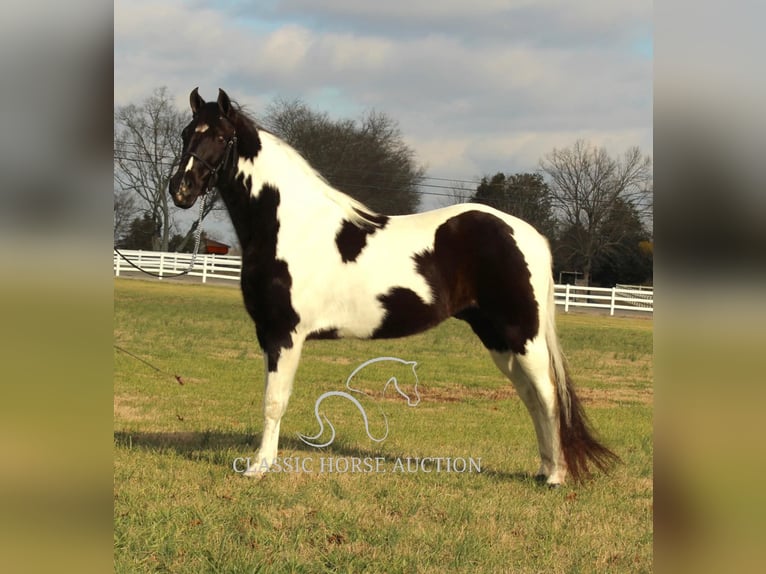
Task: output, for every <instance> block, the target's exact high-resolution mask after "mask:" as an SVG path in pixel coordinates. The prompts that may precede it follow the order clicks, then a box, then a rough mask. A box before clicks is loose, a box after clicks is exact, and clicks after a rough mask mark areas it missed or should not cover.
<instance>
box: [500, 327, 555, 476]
mask: <svg viewBox="0 0 766 574" xmlns="http://www.w3.org/2000/svg"><path fill="white" fill-rule="evenodd" d="M490 354H491V355H492V359H493V360H494V361H495V364H496V365H497V366H498V368H499V369H500V370H501V371H502V372H503V373H504V374H505V375H506V376H507V377H508V378H509V379H510V380H511V382H512V383H513V386H514V388H515V389H516V391H517V392H518V393H519V397H520V398H521V400H522V402H523V403H524V405H525V406H526V407H527V410H528V411H529V414H530V416H531V417H532V422H533V424H534V427H535V434H536V435H537V446H538V450H539V452H540V468H539V470H538V471H537V475H538V476H540V477H544V478H545V479H546V482H547V483H548V484H561V483H562V482H564V478H565V476H566V462H565V461H564V455H563V452H562V450H561V440H560V436H559V416H558V410H557V409H558V405H557V398H556V389H555V387H554V384H553V381H552V380H551V377H550V360H549V357H548V349H547V347H546V345H545V344H544V342H542V341H541V340H540V339H535V340H533V341H530V342H529V343H528V344H527V348H526V353H525V354H523V355H521V354H514V353H512V352H510V351H507V352H502V353H501V352H496V351H490Z"/></svg>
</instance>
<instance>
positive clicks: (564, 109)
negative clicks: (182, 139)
mask: <svg viewBox="0 0 766 574" xmlns="http://www.w3.org/2000/svg"><path fill="white" fill-rule="evenodd" d="M650 16H651V4H649V3H648V2H640V3H623V2H609V1H606V0H585V1H584V2H580V3H578V4H577V5H576V7H574V6H573V5H571V4H566V5H565V4H563V3H562V2H560V1H554V0H544V1H534V2H532V1H529V2H526V1H523V2H510V3H509V2H499V1H475V2H471V3H466V2H464V1H458V0H447V1H443V2H439V3H423V2H413V1H407V2H404V1H400V0H393V1H389V2H376V3H370V2H356V1H352V0H329V1H327V2H321V3H317V2H310V1H309V0H283V1H273V2H270V3H266V4H264V3H263V2H258V3H254V2H251V1H233V0H232V1H223V0H218V1H212V0H209V1H199V2H197V3H196V4H194V5H189V4H188V3H184V2H180V1H179V0H175V1H172V0H171V1H169V2H165V3H162V4H160V5H158V4H156V3H155V2H148V1H146V0H136V1H134V2H130V3H120V4H118V5H117V6H116V17H115V100H116V102H117V103H128V102H131V101H139V100H140V99H142V98H143V97H145V96H146V95H147V94H149V93H150V92H151V90H152V89H153V88H155V87H157V86H160V85H167V86H168V88H169V90H170V91H171V93H174V94H177V95H178V103H179V106H183V107H185V106H186V105H187V97H188V93H189V91H190V90H191V89H192V88H193V87H195V86H200V92H201V93H202V94H203V95H207V97H213V96H211V95H210V94H213V95H214V94H215V92H216V90H217V88H218V87H223V88H225V89H226V90H227V91H228V92H229V94H230V95H231V96H232V97H235V98H236V99H237V100H239V101H240V102H241V103H244V104H247V105H248V107H249V108H250V109H251V110H253V111H255V112H258V111H259V110H261V109H263V107H265V105H266V104H267V103H268V102H269V101H270V100H271V99H272V98H273V97H275V96H282V97H287V98H294V97H300V98H302V99H303V100H304V101H306V102H307V103H308V104H309V105H312V106H317V105H321V106H325V107H324V108H323V109H329V110H330V111H331V113H333V114H335V115H343V116H357V115H358V114H359V113H360V112H361V111H363V110H367V109H371V108H375V109H378V110H380V111H383V112H385V113H386V114H388V115H390V116H391V117H393V118H395V119H396V120H397V121H398V122H399V123H400V126H401V129H402V132H403V134H404V135H405V137H406V138H407V140H408V141H410V142H412V145H413V147H414V148H415V151H416V153H417V155H418V158H419V159H420V161H421V162H423V163H425V164H427V165H428V166H429V168H430V170H431V171H430V175H434V176H445V177H463V178H466V177H474V176H476V175H482V174H484V173H486V172H490V171H497V170H500V169H506V166H508V165H517V166H520V167H519V169H534V167H535V166H536V164H537V161H538V160H539V158H540V157H541V151H550V149H552V148H553V147H554V146H558V147H563V146H566V145H571V144H572V143H573V142H574V141H575V140H576V139H578V138H581V137H585V138H590V137H592V138H595V139H597V140H598V141H599V142H601V141H603V142H607V141H608V142H612V145H614V146H621V147H618V148H616V149H611V147H609V148H608V149H609V150H610V151H611V152H612V153H621V152H622V151H623V149H624V148H625V147H628V146H629V145H639V146H641V148H642V149H643V150H644V151H646V152H651V145H652V62H651V50H647V49H646V47H647V46H650V45H651V19H650ZM521 166H526V167H521ZM463 170H465V171H463Z"/></svg>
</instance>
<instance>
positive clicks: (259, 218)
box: [169, 89, 616, 485]
mask: <svg viewBox="0 0 766 574" xmlns="http://www.w3.org/2000/svg"><path fill="white" fill-rule="evenodd" d="M190 102H191V110H192V114H193V115H192V120H191V122H190V123H189V125H188V126H186V128H185V129H184V130H183V134H182V136H183V150H182V160H181V164H180V166H179V168H178V171H177V172H176V173H175V174H174V175H173V176H172V178H171V180H170V189H169V191H170V195H171V197H172V198H173V202H174V203H175V205H176V206H178V207H182V208H189V207H191V206H192V205H193V204H194V202H195V201H196V199H197V198H198V197H199V196H200V194H203V193H206V191H207V190H208V189H211V188H213V187H217V188H218V190H219V191H220V194H221V197H222V198H223V201H224V202H225V204H226V207H227V209H228V211H229V215H230V216H231V220H232V223H233V224H234V228H235V230H236V233H237V235H238V238H239V241H240V244H241V246H242V293H243V295H244V302H245V307H246V308H247V311H248V312H249V314H250V316H251V317H252V319H253V321H254V322H255V328H256V334H257V337H258V342H259V343H260V346H261V348H262V349H263V352H264V360H265V363H266V390H265V399H264V411H265V413H264V414H265V422H264V427H263V437H262V440H261V446H260V449H259V451H258V453H257V456H256V458H255V462H254V463H253V464H252V466H251V467H250V468H249V469H248V471H247V472H246V473H245V474H246V475H249V476H261V475H262V473H263V472H264V470H265V469H266V468H267V467H268V466H269V464H270V463H271V462H272V461H273V460H274V458H275V457H276V456H277V442H278V439H279V425H280V421H281V419H282V416H283V415H284V413H285V410H286V408H287V402H288V399H289V397H290V393H291V390H292V386H293V378H294V375H295V371H296V369H297V367H298V360H299V358H300V355H301V349H302V347H303V343H304V341H306V340H307V339H312V338H324V339H327V338H340V337H354V338H360V339H378V338H391V337H403V336H407V335H412V334H414V333H419V332H422V331H424V330H426V329H429V328H431V327H433V326H435V325H437V324H439V323H440V322H442V321H444V320H445V319H447V318H448V317H457V318H458V319H462V320H464V321H466V322H468V324H469V325H470V326H471V328H472V329H473V331H474V332H475V333H476V335H477V336H478V337H479V339H480V340H481V342H482V343H483V344H484V346H485V347H486V348H487V349H488V350H489V353H490V356H491V357H492V359H493V360H494V362H495V364H496V365H497V366H498V367H499V369H500V371H501V372H502V373H503V374H505V375H506V376H507V377H508V378H509V379H510V380H511V381H512V383H513V385H514V387H515V388H516V390H517V391H518V393H519V395H520V397H521V399H522V400H523V401H524V404H525V405H526V407H527V409H528V410H529V413H530V415H531V416H532V421H533V423H534V427H535V431H536V434H537V443H538V448H539V451H540V458H541V465H540V468H539V470H538V476H540V477H542V478H543V479H544V480H545V481H547V482H548V483H549V484H552V485H557V484H561V483H562V482H563V481H564V479H565V477H566V475H567V473H569V474H570V475H571V476H572V477H573V478H575V479H579V478H581V477H583V476H585V475H587V474H588V473H589V466H590V465H591V464H592V465H595V466H596V467H598V468H599V469H602V470H604V469H606V468H607V467H608V466H609V465H610V463H611V462H612V461H613V460H614V459H615V458H616V456H615V455H614V454H613V453H612V452H611V451H610V450H609V449H608V448H606V447H605V446H603V445H602V444H600V443H599V442H598V441H597V440H596V438H595V437H594V436H593V433H592V432H591V430H590V429H589V426H588V424H587V421H586V419H585V415H584V413H583V409H582V406H581V404H580V402H579V400H578V398H577V396H576V395H575V389H574V387H573V386H572V383H571V380H570V378H569V375H568V373H567V368H566V364H565V361H564V357H563V355H562V352H561V349H560V347H559V341H558V338H557V336H556V330H555V320H554V311H555V306H554V301H553V285H554V284H553V277H552V271H551V252H550V249H549V247H548V242H547V241H546V239H545V238H544V237H543V236H542V235H540V234H539V233H538V232H537V231H535V229H533V228H532V227H531V226H530V225H528V224H527V223H525V222H524V221H521V220H519V219H517V218H515V217H512V216H510V215H507V214H505V213H502V212H499V211H497V210H495V209H492V208H490V207H487V206H483V205H478V204H468V205H455V206H452V207H447V208H444V209H438V210H435V211H430V212H426V213H419V214H416V215H405V216H397V217H393V216H392V217H387V216H385V215H380V214H377V213H374V212H372V211H371V210H369V209H367V208H366V207H365V206H364V205H362V204H361V203H359V202H357V201H355V200H353V199H351V198H350V197H348V196H347V195H345V194H343V193H341V192H340V191H338V190H336V189H334V188H333V187H332V186H330V185H329V184H328V183H327V181H325V180H324V179H323V178H322V177H321V176H320V175H319V174H318V173H317V172H316V171H315V170H314V169H312V167H311V166H310V165H309V164H308V163H307V162H306V161H305V160H304V159H303V157H301V155H300V154H299V153H298V152H297V151H295V150H294V149H293V148H291V147H290V146H289V145H287V144H286V143H285V142H283V141H281V140H280V139H279V138H277V137H276V136H274V135H273V134H271V133H269V132H268V131H265V130H264V129H262V128H260V127H259V126H258V125H256V124H255V122H254V121H253V120H252V119H251V118H249V117H248V116H247V115H246V114H245V113H244V112H243V111H242V110H241V109H240V108H239V107H238V106H237V105H236V104H234V103H232V102H231V101H230V99H229V97H228V95H227V94H226V93H225V92H224V91H223V90H220V91H219V95H218V100H217V101H216V102H205V101H204V100H203V99H202V98H201V97H200V95H199V93H198V92H197V89H194V91H192V93H191V96H190Z"/></svg>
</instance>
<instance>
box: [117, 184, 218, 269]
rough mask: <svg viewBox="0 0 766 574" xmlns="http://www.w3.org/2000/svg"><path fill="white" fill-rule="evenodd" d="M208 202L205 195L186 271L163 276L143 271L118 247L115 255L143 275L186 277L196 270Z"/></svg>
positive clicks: (200, 205) (200, 207)
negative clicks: (206, 203) (195, 264)
mask: <svg viewBox="0 0 766 574" xmlns="http://www.w3.org/2000/svg"><path fill="white" fill-rule="evenodd" d="M206 200H207V193H204V194H203V195H202V198H201V199H200V202H199V217H198V218H197V229H195V230H194V251H192V258H191V261H189V265H188V266H187V267H186V269H184V270H183V271H181V272H180V273H172V274H170V275H165V274H162V275H161V274H159V273H154V272H152V271H147V270H146V269H141V267H139V266H138V265H136V264H135V263H133V262H132V261H131V260H130V259H128V258H127V256H125V255H124V254H123V253H122V252H121V251H120V250H119V249H117V248H116V247H115V248H114V251H115V253H117V255H119V256H120V257H122V258H123V259H124V260H125V261H126V262H127V263H128V265H130V266H131V267H135V268H136V269H138V270H139V271H141V273H146V274H147V275H151V276H152V277H159V278H161V279H168V278H173V277H180V276H181V275H186V274H187V273H189V272H190V271H191V270H192V269H193V268H194V263H195V262H196V261H197V254H198V253H199V246H200V243H201V241H202V218H203V217H204V213H205V202H206Z"/></svg>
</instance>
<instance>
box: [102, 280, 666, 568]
mask: <svg viewBox="0 0 766 574" xmlns="http://www.w3.org/2000/svg"><path fill="white" fill-rule="evenodd" d="M559 331H560V334H561V338H562V344H563V346H564V349H565V350H566V351H567V355H568V358H569V361H570V363H571V367H572V371H573V375H574V377H575V381H576V382H577V383H578V385H579V388H580V390H581V394H582V396H583V401H584V403H585V406H586V409H587V411H588V413H589V416H590V418H591V420H592V422H593V424H594V426H595V427H596V428H597V430H598V432H599V434H600V435H601V436H602V438H603V439H604V440H605V442H606V443H607V444H608V445H609V446H610V447H612V448H613V449H614V450H615V451H616V452H617V453H618V454H619V455H620V456H621V458H622V460H623V464H621V465H619V466H617V467H616V468H615V469H614V471H613V472H612V473H611V474H609V475H600V474H599V475H596V476H594V477H593V478H592V479H591V480H589V481H588V482H586V483H584V484H582V485H576V486H567V487H565V488H560V489H555V490H551V489H548V488H546V487H544V486H541V485H539V484H537V483H536V482H535V481H534V479H533V478H532V473H534V472H535V471H536V470H537V465H538V459H537V452H536V446H535V439H534V431H533V429H532V424H531V421H530V419H529V416H528V415H527V413H526V411H525V410H524V408H523V405H522V404H521V402H520V401H519V400H518V398H517V397H516V396H515V395H514V393H513V390H512V387H511V384H510V382H508V381H507V380H504V379H503V378H502V377H501V376H500V373H499V372H498V371H497V370H496V369H495V367H494V366H493V364H492V362H491V360H490V359H489V357H488V355H487V353H486V351H484V350H483V348H482V347H481V344H480V343H479V342H478V340H477V339H476V338H475V337H474V336H473V334H472V333H471V332H470V329H469V328H468V327H467V326H466V325H465V324H463V323H461V322H459V321H448V322H446V323H445V324H443V325H442V326H440V327H439V328H437V329H434V330H432V331H430V332H428V333H425V334H422V335H419V336H415V337H410V338H408V339H400V340H392V341H312V342H309V343H307V345H306V347H305V350H304V355H303V360H302V362H301V366H300V368H299V371H298V375H297V379H296V385H295V389H294V392H293V396H292V399H291V403H290V407H289V409H288V411H287V414H286V416H285V418H284V420H283V422H282V430H281V442H280V456H281V457H283V458H286V457H300V458H301V459H303V460H306V459H309V460H310V461H311V464H312V469H313V472H308V473H304V472H284V473H273V474H270V475H268V476H267V477H266V478H265V479H263V480H261V481H254V480H250V479H246V478H244V477H242V476H241V475H239V474H237V473H235V472H234V471H233V469H232V463H233V461H234V459H235V458H237V457H247V456H252V455H253V453H254V449H255V448H256V446H257V442H258V439H259V437H260V434H259V433H260V429H261V425H262V420H261V414H262V408H263V406H262V392H263V371H264V369H263V362H262V358H261V353H260V350H259V349H258V346H257V343H256V340H255V334H254V327H253V325H252V323H251V322H250V319H249V318H248V317H247V314H246V312H245V311H244V307H243V305H242V301H241V294H240V293H239V291H238V290H237V289H235V288H231V287H213V286H202V285H187V284H180V283H170V282H164V283H163V282H144V281H136V280H125V279H122V280H120V279H118V280H116V281H115V296H114V333H115V335H114V336H115V344H116V345H118V346H120V347H122V348H124V349H125V350H128V351H130V352H131V353H134V354H136V355H138V356H140V357H142V358H143V359H145V360H147V361H149V362H151V363H152V364H153V365H155V366H156V367H158V368H160V369H162V370H164V371H166V372H167V373H171V374H179V375H180V376H181V377H182V379H183V381H184V383H185V384H183V385H179V384H178V383H177V382H176V381H175V379H174V378H173V377H172V376H171V375H170V374H165V373H158V372H157V371H155V370H153V369H152V368H150V367H149V366H147V365H145V364H144V363H141V362H139V361H137V360H136V359H134V358H132V357H130V356H129V355H126V354H125V353H122V352H120V351H119V350H115V356H114V364H115V369H114V370H115V373H114V432H115V440H114V548H115V554H114V556H115V557H114V563H115V570H116V571H117V572H131V573H132V572H445V571H447V572H449V571H455V572H463V571H469V570H473V571H477V572H542V571H546V572H567V573H570V572H650V571H651V569H652V561H651V558H652V408H653V381H652V322H651V320H647V319H629V318H607V317H600V316H594V315H560V316H559ZM385 355H389V356H395V357H400V358H403V359H408V360H414V361H417V362H418V369H417V372H418V375H419V379H420V385H419V391H420V394H421V396H422V402H421V403H420V404H419V405H418V406H417V407H415V408H410V407H407V406H406V403H405V401H404V399H402V398H395V397H394V395H392V394H391V393H388V394H387V395H386V398H385V399H384V400H382V401H379V402H378V403H375V404H379V405H380V406H382V408H383V410H384V411H385V412H386V414H387V416H388V421H389V436H388V438H387V439H386V440H385V441H384V442H382V443H374V442H372V441H370V439H369V438H368V437H367V436H366V435H365V433H364V430H363V427H362V424H361V418H360V415H359V413H358V411H357V410H356V409H354V408H353V407H351V406H350V405H348V404H342V403H341V402H340V401H338V402H337V403H333V404H332V405H329V404H328V406H327V407H326V409H328V412H331V413H332V416H331V417H330V418H331V420H332V422H333V424H334V425H335V428H336V431H337V433H338V434H337V438H336V441H335V442H334V443H333V444H332V445H331V446H330V447H328V448H326V449H322V450H316V449H313V448H311V447H308V446H306V445H304V444H303V443H302V442H300V441H299V440H298V439H297V437H296V435H297V433H303V434H314V433H315V432H316V430H317V428H318V426H317V423H316V420H315V419H314V401H315V400H316V398H317V397H318V396H319V395H320V394H321V393H323V392H325V391H328V390H340V389H342V388H343V385H344V383H345V380H346V377H347V376H348V375H349V374H350V373H351V371H352V370H353V369H354V368H355V367H356V366H358V365H359V364H361V363H362V362H364V361H366V360H368V359H371V358H373V357H378V356H385ZM400 369H404V370H400ZM392 371H395V372H392ZM391 374H397V376H398V377H399V380H400V382H404V383H405V387H407V388H410V389H411V387H412V385H411V377H409V378H408V377H407V373H406V367H396V366H394V365H390V364H388V365H379V366H378V367H376V368H372V367H371V368H370V370H369V371H368V370H365V371H364V373H363V376H362V377H359V378H356V379H355V383H356V385H357V386H358V387H362V388H364V389H365V390H367V391H369V392H371V393H375V392H377V393H378V395H379V394H380V391H381V390H382V386H383V384H384V383H385V381H386V380H387V379H388V377H389V376H391ZM368 404H373V403H368ZM376 409H377V407H376V406H373V407H372V408H371V409H368V413H370V419H371V425H372V430H373V434H376V435H379V434H382V430H383V429H384V427H383V426H382V423H381V421H380V418H379V416H376V413H377V410H376ZM322 457H335V459H351V458H352V457H360V458H364V457H383V458H384V459H385V464H384V468H385V469H386V471H387V472H385V473H372V472H367V473H351V472H347V473H329V472H319V467H320V459H321V458H322ZM397 457H402V458H404V457H453V458H454V457H465V458H468V457H472V458H473V459H475V460H478V459H481V463H480V464H481V473H456V472H453V473H446V472H441V473H436V472H431V473H424V472H417V473H400V472H393V470H394V469H393V463H394V462H395V460H396V459H397Z"/></svg>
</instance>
